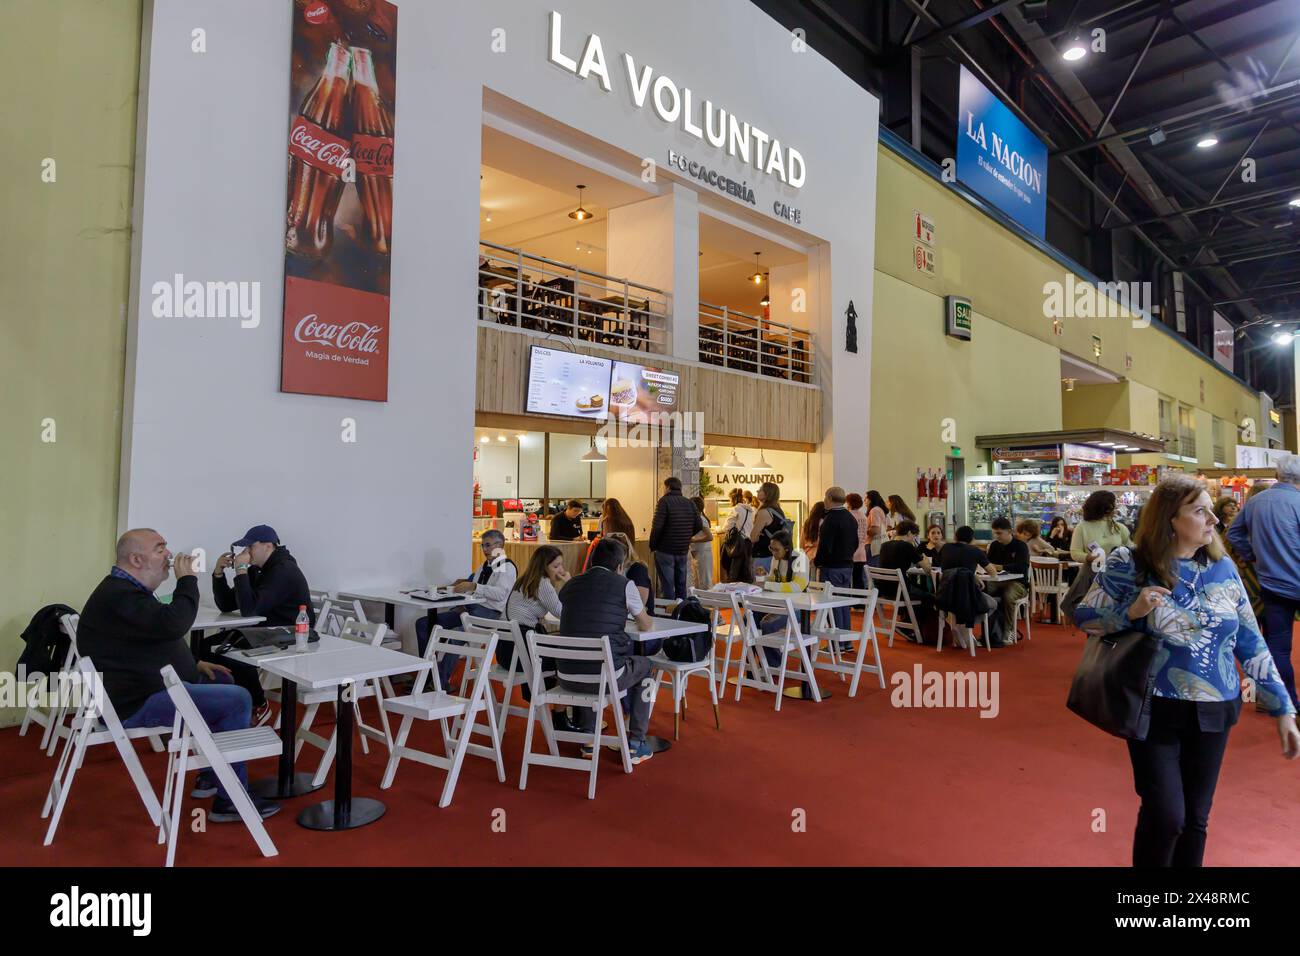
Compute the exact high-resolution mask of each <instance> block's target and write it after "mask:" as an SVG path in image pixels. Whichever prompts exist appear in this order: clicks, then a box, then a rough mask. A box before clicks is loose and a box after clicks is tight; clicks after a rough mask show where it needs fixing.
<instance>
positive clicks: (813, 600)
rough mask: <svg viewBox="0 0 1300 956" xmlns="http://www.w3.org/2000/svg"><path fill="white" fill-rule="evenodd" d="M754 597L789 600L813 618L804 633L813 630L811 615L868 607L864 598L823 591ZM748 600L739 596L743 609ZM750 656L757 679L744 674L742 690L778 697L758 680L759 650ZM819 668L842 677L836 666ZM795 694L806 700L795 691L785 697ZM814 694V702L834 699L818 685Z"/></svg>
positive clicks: (789, 689)
mask: <svg viewBox="0 0 1300 956" xmlns="http://www.w3.org/2000/svg"><path fill="white" fill-rule="evenodd" d="M753 594H754V595H756V596H758V597H765V598H777V599H784V598H788V599H789V600H790V603H791V604H792V605H793V607H794V609H795V610H796V611H798V612H800V613H802V614H808V615H810V619H809V627H808V628H807V629H805V633H809V632H810V631H811V629H812V625H813V624H814V623H815V618H813V617H812V615H817V616H820V614H821V612H823V611H830V610H833V609H835V608H837V607H856V606H857V605H859V604H865V603H866V600H865V599H864V598H860V597H847V596H844V597H831V596H829V595H828V594H826V593H825V592H823V591H821V590H815V591H800V592H798V593H797V594H791V593H789V592H785V591H767V590H765V591H763V592H762V593H761V594H759V593H758V592H757V591H755V592H753ZM749 596H750V595H748V594H741V595H740V601H741V605H742V606H743V605H744V601H745V598H746V597H749ZM748 652H749V656H750V668H751V670H752V671H753V673H754V676H753V677H746V676H745V675H744V674H741V675H740V676H738V677H737V678H736V679H737V680H739V681H743V682H744V683H743V686H745V687H756V688H758V689H759V690H763V691H767V692H769V693H776V685H775V684H771V683H769V682H768V681H765V680H763V679H762V678H761V677H759V676H758V675H760V674H762V673H763V668H762V666H761V665H760V664H759V661H758V657H757V654H758V653H759V652H758V649H757V648H753V647H751V648H749V649H748ZM816 656H817V654H816V651H815V650H814V652H813V657H814V658H815V657H816ZM819 667H820V668H821V669H822V670H832V671H835V672H836V673H840V671H839V669H838V668H836V667H835V665H834V664H817V663H813V669H814V670H816V669H817V668H819ZM864 670H865V668H864ZM873 670H874V669H873ZM808 679H809V681H810V682H811V683H814V684H816V679H815V678H814V677H813V675H811V674H809V675H808ZM795 690H799V691H800V694H799V697H800V699H803V693H802V690H801V689H800V688H796V687H787V688H786V696H788V697H793V696H794V694H793V693H791V692H792V691H795ZM815 690H816V692H817V693H816V696H815V697H814V698H813V699H814V700H817V699H820V700H825V699H826V698H828V697H830V696H831V692H830V691H829V690H823V689H822V687H821V685H820V684H816V687H815Z"/></svg>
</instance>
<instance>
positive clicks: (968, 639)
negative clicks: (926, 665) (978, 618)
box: [935, 609, 993, 657]
mask: <svg viewBox="0 0 1300 956" xmlns="http://www.w3.org/2000/svg"><path fill="white" fill-rule="evenodd" d="M936 610H937V609H936ZM937 613H938V615H939V643H938V646H936V647H935V652H936V653H937V652H939V651H942V650H943V627H944V622H945V621H946V620H947V618H948V614H946V613H944V612H943V611H937ZM982 620H983V633H984V648H985V649H986V650H988V651H989V652H992V650H993V645H992V644H991V643H990V642H989V616H988V614H984V615H982ZM949 627H951V628H952V629H953V643H954V644H956V645H957V646H958V647H964V648H967V649H968V650H969V651H970V656H971V657H974V656H975V645H976V644H978V643H979V641H978V640H977V639H976V637H975V631H974V629H973V628H969V627H966V626H965V625H962V624H958V623H957V622H956V620H954V621H953V622H952V623H951V624H949Z"/></svg>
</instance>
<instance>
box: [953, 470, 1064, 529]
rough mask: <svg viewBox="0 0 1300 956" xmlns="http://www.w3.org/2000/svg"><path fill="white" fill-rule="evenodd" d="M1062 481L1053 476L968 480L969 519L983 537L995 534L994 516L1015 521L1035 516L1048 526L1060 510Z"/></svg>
mask: <svg viewBox="0 0 1300 956" xmlns="http://www.w3.org/2000/svg"><path fill="white" fill-rule="evenodd" d="M1060 488H1061V483H1060V480H1059V479H1057V478H1055V477H1053V476H1051V475H1026V476H1018V475H992V476H977V477H972V478H967V479H966V496H967V501H966V505H967V508H966V510H967V520H968V521H969V522H970V526H971V527H972V528H974V529H975V536H976V537H977V538H980V539H987V538H991V537H992V535H993V519H994V518H997V517H999V516H1003V517H1006V518H1009V519H1011V524H1012V525H1015V523H1016V522H1017V521H1023V520H1024V519H1025V518H1033V519H1034V520H1036V521H1040V522H1042V523H1043V525H1044V527H1046V526H1047V525H1049V524H1050V523H1051V521H1052V516H1053V515H1054V514H1056V513H1057V512H1058V511H1059V510H1060V506H1059V493H1060Z"/></svg>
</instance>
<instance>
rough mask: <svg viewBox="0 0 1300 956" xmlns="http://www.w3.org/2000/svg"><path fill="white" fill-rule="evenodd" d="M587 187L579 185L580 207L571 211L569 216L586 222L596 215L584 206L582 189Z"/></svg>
mask: <svg viewBox="0 0 1300 956" xmlns="http://www.w3.org/2000/svg"><path fill="white" fill-rule="evenodd" d="M586 188H587V187H586V186H579V187H578V208H577V209H575V210H573V212H571V213H569V218H570V219H576V220H578V222H584V221H585V220H587V219H590V218H591V217H592V216H593V215H594V213H590V212H587V210H586V209H584V208H583V206H582V191H583V190H584V189H586Z"/></svg>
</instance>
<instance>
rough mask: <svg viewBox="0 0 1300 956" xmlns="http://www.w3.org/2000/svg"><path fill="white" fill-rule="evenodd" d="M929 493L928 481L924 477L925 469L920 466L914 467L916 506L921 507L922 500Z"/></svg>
mask: <svg viewBox="0 0 1300 956" xmlns="http://www.w3.org/2000/svg"><path fill="white" fill-rule="evenodd" d="M928 494H929V491H928V483H927V482H926V479H925V471H924V470H923V469H921V468H918V469H916V506H917V507H918V508H919V507H921V502H922V500H924V499H925V497H926V495H928Z"/></svg>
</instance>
